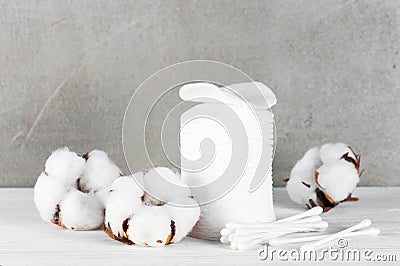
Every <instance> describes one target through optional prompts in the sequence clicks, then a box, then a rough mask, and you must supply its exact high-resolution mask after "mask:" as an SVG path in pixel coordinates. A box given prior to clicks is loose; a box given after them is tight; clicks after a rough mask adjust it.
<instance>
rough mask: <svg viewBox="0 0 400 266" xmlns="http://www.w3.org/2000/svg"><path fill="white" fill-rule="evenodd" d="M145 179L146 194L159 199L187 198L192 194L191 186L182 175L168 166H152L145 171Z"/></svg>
mask: <svg viewBox="0 0 400 266" xmlns="http://www.w3.org/2000/svg"><path fill="white" fill-rule="evenodd" d="M143 179H144V186H145V190H146V192H147V194H146V196H148V195H151V197H152V198H155V199H156V200H158V201H161V202H170V201H171V199H172V197H175V198H186V197H187V196H188V195H190V190H189V188H188V187H187V185H186V184H185V183H184V182H183V181H182V180H181V179H180V176H179V175H178V174H177V173H174V172H173V171H172V170H171V169H169V168H167V167H155V168H152V169H150V170H149V171H148V172H147V173H145V175H144V177H143ZM151 200H153V199H150V201H151ZM153 201H154V200H153Z"/></svg>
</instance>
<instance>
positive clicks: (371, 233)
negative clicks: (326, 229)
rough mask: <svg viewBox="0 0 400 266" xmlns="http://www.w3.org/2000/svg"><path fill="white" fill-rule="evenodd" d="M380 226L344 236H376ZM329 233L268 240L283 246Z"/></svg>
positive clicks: (315, 238)
mask: <svg viewBox="0 0 400 266" xmlns="http://www.w3.org/2000/svg"><path fill="white" fill-rule="evenodd" d="M379 233H380V230H379V228H375V227H371V228H368V229H365V230H361V231H355V232H350V233H348V234H346V235H343V236H342V237H353V236H376V235H379ZM327 236H329V235H316V236H304V237H287V238H279V237H277V238H273V239H271V240H269V241H268V244H269V245H270V246H282V245H285V244H293V243H302V242H309V241H316V240H320V239H323V238H325V237H327Z"/></svg>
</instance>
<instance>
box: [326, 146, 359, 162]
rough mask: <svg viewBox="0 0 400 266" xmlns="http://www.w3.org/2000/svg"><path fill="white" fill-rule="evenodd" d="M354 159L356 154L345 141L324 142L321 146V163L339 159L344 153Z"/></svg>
mask: <svg viewBox="0 0 400 266" xmlns="http://www.w3.org/2000/svg"><path fill="white" fill-rule="evenodd" d="M346 153H348V156H350V157H351V158H353V159H354V160H356V159H357V158H356V154H354V152H353V151H352V150H351V148H350V146H349V145H347V144H345V143H326V144H324V145H322V146H321V150H320V156H321V160H322V162H323V163H329V162H333V161H336V160H340V158H342V156H343V155H344V154H346Z"/></svg>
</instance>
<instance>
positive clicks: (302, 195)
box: [286, 147, 322, 204]
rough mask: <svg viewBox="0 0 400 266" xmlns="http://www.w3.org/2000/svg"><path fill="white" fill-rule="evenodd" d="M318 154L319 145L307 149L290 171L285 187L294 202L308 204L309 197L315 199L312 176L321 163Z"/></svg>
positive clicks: (314, 185) (314, 186)
mask: <svg viewBox="0 0 400 266" xmlns="http://www.w3.org/2000/svg"><path fill="white" fill-rule="evenodd" d="M319 154H320V150H319V147H314V148H312V149H310V150H308V151H307V152H306V153H305V154H304V156H303V157H302V158H301V159H300V160H299V161H297V163H296V164H295V166H294V167H293V169H292V171H291V172H290V178H289V180H288V182H287V184H286V189H287V191H288V193H289V196H290V198H291V199H292V200H293V201H294V202H297V203H299V204H308V203H309V199H312V200H314V201H315V200H316V194H315V188H316V184H315V181H314V176H315V171H316V170H317V168H318V167H320V165H321V164H322V162H321V159H320V157H319Z"/></svg>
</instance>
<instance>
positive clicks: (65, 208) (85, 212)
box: [59, 190, 103, 230]
mask: <svg viewBox="0 0 400 266" xmlns="http://www.w3.org/2000/svg"><path fill="white" fill-rule="evenodd" d="M59 219H60V221H59V223H60V224H61V225H62V226H64V227H66V228H69V229H73V230H93V229H98V228H100V227H101V225H102V224H103V206H102V204H101V203H100V202H99V201H98V200H97V198H96V197H95V196H94V195H93V194H89V193H83V192H81V191H79V190H71V191H70V192H68V193H67V195H66V196H65V198H64V199H63V200H62V201H61V202H60V204H59Z"/></svg>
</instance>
